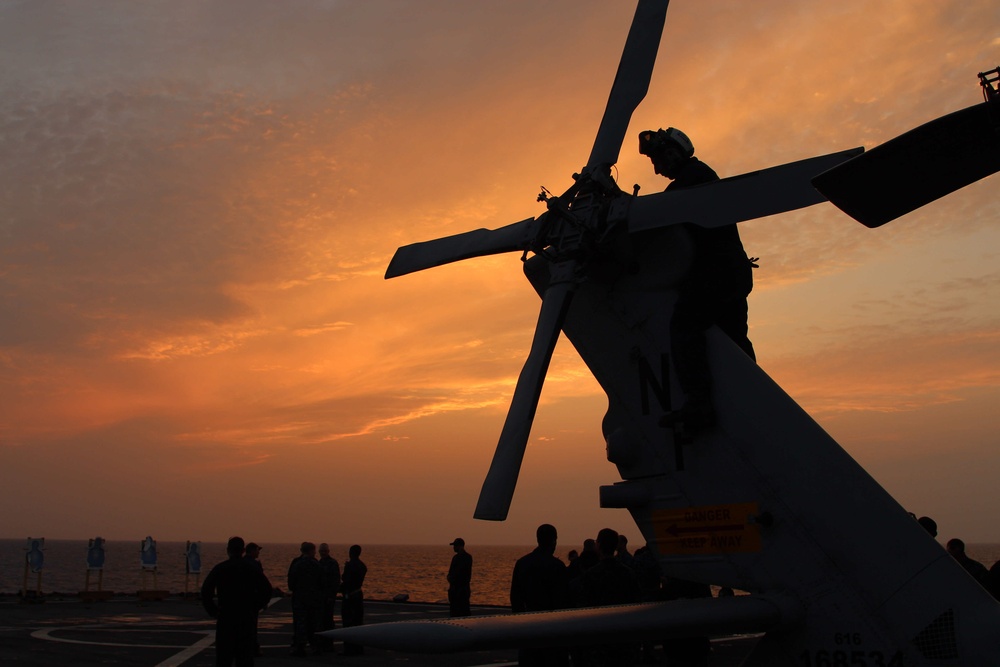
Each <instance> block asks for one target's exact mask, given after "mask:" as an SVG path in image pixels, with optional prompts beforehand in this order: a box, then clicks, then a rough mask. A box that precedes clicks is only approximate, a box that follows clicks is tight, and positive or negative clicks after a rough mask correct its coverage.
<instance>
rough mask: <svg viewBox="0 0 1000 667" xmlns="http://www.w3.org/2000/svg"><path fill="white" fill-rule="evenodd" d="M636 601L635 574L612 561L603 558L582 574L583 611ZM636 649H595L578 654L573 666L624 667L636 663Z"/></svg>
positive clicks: (630, 646) (622, 646) (623, 645)
mask: <svg viewBox="0 0 1000 667" xmlns="http://www.w3.org/2000/svg"><path fill="white" fill-rule="evenodd" d="M639 598H640V593H639V584H638V582H637V580H636V578H635V573H634V572H633V571H632V569H631V568H629V567H628V566H626V565H622V564H621V563H619V562H618V561H617V560H616V559H615V558H602V559H601V561H600V562H599V563H598V564H597V565H595V566H594V567H592V568H590V569H589V570H587V571H586V572H584V573H583V606H585V607H605V606H609V605H618V604H630V603H633V602H638V601H639ZM638 649H639V646H638V644H633V643H629V642H625V643H615V644H603V645H600V646H594V647H591V648H587V649H584V650H579V651H577V652H576V653H575V655H574V662H573V665H574V667H575V665H577V664H581V665H583V666H584V667H625V666H626V665H632V664H634V663H635V658H636V656H637V655H638V653H639V650H638Z"/></svg>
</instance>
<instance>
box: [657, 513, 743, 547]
mask: <svg viewBox="0 0 1000 667" xmlns="http://www.w3.org/2000/svg"><path fill="white" fill-rule="evenodd" d="M757 514H758V511H757V503H736V504H733V505H707V506H704V507H679V508H673V509H661V510H653V531H654V533H655V534H656V539H657V542H658V546H659V550H660V553H663V554H675V555H696V554H718V553H752V552H757V551H760V548H761V545H760V526H759V524H757V523H756V521H754V519H753V518H752V517H755V516H756V515H757Z"/></svg>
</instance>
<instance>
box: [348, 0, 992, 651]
mask: <svg viewBox="0 0 1000 667" xmlns="http://www.w3.org/2000/svg"><path fill="white" fill-rule="evenodd" d="M667 4H668V2H667V0H639V3H638V7H637V9H636V13H635V17H634V19H633V22H632V26H631V29H630V31H629V34H628V38H627V40H626V43H625V48H624V53H623V55H622V59H621V63H620V65H619V68H618V72H617V75H616V77H615V81H614V84H613V86H612V90H611V94H610V98H609V100H608V104H607V108H606V110H605V113H604V117H603V119H602V121H601V124H600V127H599V129H598V132H597V138H596V140H595V141H594V145H593V148H592V149H591V153H590V157H589V158H588V160H587V163H586V165H585V166H584V167H583V169H582V170H581V171H580V173H578V174H574V175H573V184H572V185H571V186H570V187H569V188H568V189H567V190H566V191H565V192H564V193H563V194H561V195H559V196H550V195H549V194H548V193H546V192H544V191H543V193H542V195H540V197H539V199H540V200H541V201H544V202H545V203H546V208H547V210H546V212H545V213H543V214H542V215H540V216H538V217H537V218H528V219H526V220H522V221H520V222H516V223H513V224H511V225H508V226H506V227H501V228H499V229H493V230H488V229H478V230H475V231H471V232H467V233H464V234H458V235H455V236H450V237H446V238H442V239H437V240H433V241H428V242H425V243H417V244H413V245H409V246H405V247H402V248H400V249H399V250H398V251H397V252H396V255H395V256H394V257H393V259H392V262H391V264H390V266H389V268H388V270H387V272H386V277H387V278H392V277H396V276H401V275H404V274H407V273H411V272H414V271H419V270H422V269H427V268H431V267H434V266H439V265H442V264H446V263H449V262H454V261H458V260H462V259H469V258H473V257H479V256H483V255H490V254H495V253H503V252H521V253H522V259H524V272H525V275H526V276H527V278H528V280H529V281H530V282H531V284H532V286H533V287H534V288H535V290H536V291H537V292H538V293H539V294H540V295H541V297H542V306H541V312H540V314H539V317H538V325H537V328H536V331H535V335H534V340H533V341H532V344H531V350H530V353H529V355H528V359H527V361H526V363H525V365H524V368H523V370H522V371H521V374H520V377H519V378H518V382H517V386H516V389H515V392H514V397H513V399H512V402H511V406H510V410H509V412H508V415H507V419H506V422H505V424H504V427H503V431H502V433H501V435H500V440H499V443H498V445H497V449H496V453H495V455H494V458H493V462H492V465H491V467H490V470H489V473H488V475H487V477H486V481H485V483H484V485H483V488H482V492H481V494H480V497H479V503H478V506H477V508H476V511H475V516H476V517H477V518H480V519H488V520H503V519H505V518H506V516H507V511H508V508H509V506H510V502H511V499H512V496H513V493H514V488H515V485H516V481H517V477H518V473H519V470H520V465H521V460H522V457H523V454H524V451H525V447H526V444H527V440H528V435H529V431H530V428H531V423H532V419H533V417H534V413H535V409H536V406H537V403H538V398H539V394H540V392H541V387H542V383H543V381H544V378H545V374H546V370H547V367H548V364H549V360H550V358H551V355H552V351H553V348H554V346H555V343H556V340H557V338H558V336H559V333H560V331H562V332H564V333H565V334H566V336H567V338H568V339H569V340H570V341H571V342H572V344H573V345H574V347H575V348H576V349H577V351H578V352H579V354H580V356H581V357H582V358H583V360H584V362H585V363H586V364H587V366H588V367H589V368H590V370H591V371H592V372H593V374H594V376H595V377H596V378H597V380H598V381H599V382H600V384H601V386H602V388H603V389H604V391H605V392H606V393H607V395H608V401H609V408H608V412H607V415H606V416H605V418H604V422H603V432H604V436H605V440H606V442H607V454H608V459H609V460H610V461H611V462H612V463H614V464H615V465H616V466H617V467H618V470H619V472H620V474H621V476H622V481H621V482H619V483H617V484H613V485H610V486H605V487H602V488H601V490H600V492H601V493H600V502H601V506H602V507H613V508H626V509H628V510H629V512H630V513H631V514H632V516H633V518H634V519H635V522H636V524H637V525H638V527H639V528H640V530H641V531H642V534H643V537H644V538H645V540H646V542H647V543H648V544H649V545H650V547H651V548H652V549H654V550H655V553H656V554H657V556H658V558H659V561H660V564H661V567H662V569H663V571H664V572H665V573H667V574H669V575H670V576H671V577H676V578H681V579H686V580H693V581H698V582H703V583H711V584H717V585H720V586H729V587H733V588H736V589H740V590H743V591H748V592H749V593H750V595H743V596H736V597H731V598H725V599H722V598H719V599H696V600H676V601H672V602H665V603H648V604H638V605H629V606H623V607H612V608H602V609H600V610H568V611H562V612H546V613H539V614H527V615H515V616H496V617H477V618H468V619H449V620H447V621H423V622H404V623H392V624H382V625H370V626H364V627H358V628H346V629H341V630H337V631H335V633H334V634H335V636H337V637H339V638H342V639H348V640H349V641H352V642H359V643H366V644H369V645H373V646H381V647H384V648H391V649H398V650H407V651H431V652H448V651H458V650H472V649H481V648H499V647H531V646H544V645H553V644H554V645H565V644H580V643H586V642H592V643H599V642H605V641H608V640H609V639H614V640H616V641H621V640H625V639H643V638H656V639H663V638H667V637H671V636H675V637H681V636H690V635H692V634H722V633H731V632H762V633H764V635H763V637H762V638H761V639H760V640H759V641H758V642H757V644H756V646H755V647H754V649H753V650H752V652H751V654H750V656H749V657H748V658H747V660H746V662H745V664H747V665H768V666H773V665H796V666H799V667H824V666H833V665H837V666H840V665H844V666H847V665H850V666H851V667H864V666H866V665H867V666H871V667H903V666H904V665H940V664H963V665H971V664H992V663H993V662H994V661H995V660H996V659H997V656H1000V632H998V631H997V628H1000V605H998V604H997V602H996V601H994V600H993V599H992V598H991V597H990V596H989V594H988V593H987V592H986V591H985V590H983V589H982V588H981V587H980V586H979V584H977V583H976V582H975V581H974V580H973V579H972V578H971V577H970V576H969V575H968V574H966V572H965V571H964V570H963V569H962V568H961V567H960V566H959V565H958V564H957V563H956V562H955V561H954V560H953V559H952V558H951V557H950V556H949V555H948V554H947V553H946V552H945V550H944V549H942V548H941V547H940V545H938V544H937V543H936V542H934V540H933V539H932V538H931V537H929V536H928V535H927V533H926V532H925V531H924V529H923V528H922V527H921V526H920V525H919V524H918V523H917V522H916V521H914V520H913V518H912V517H911V516H910V515H909V514H907V513H906V512H905V511H904V510H903V509H902V508H901V507H900V506H899V505H898V504H897V503H896V502H895V501H894V500H893V499H892V498H891V497H890V496H889V495H888V494H887V493H886V492H885V491H884V490H883V489H882V488H881V487H880V486H879V485H878V483H876V482H875V481H874V480H873V479H872V478H871V477H870V476H869V475H868V474H867V473H866V472H865V471H864V470H863V469H862V468H861V467H860V466H859V465H858V464H857V463H856V462H855V461H854V460H853V459H851V457H850V456H849V455H848V454H847V453H846V452H844V450H843V449H841V448H840V446H839V445H837V443H836V442H834V441H833V439H832V438H830V436H829V435H827V434H826V433H825V432H824V431H823V429H822V428H821V427H820V426H819V425H818V424H816V422H814V421H813V420H812V419H811V418H810V417H809V416H808V415H807V414H806V413H805V412H804V411H803V410H802V409H801V408H800V407H799V406H798V405H797V404H796V403H795V402H794V401H793V400H792V399H791V398H789V397H788V396H787V395H786V394H785V393H784V392H783V391H782V390H781V388H780V387H778V386H777V385H776V384H775V383H774V382H773V381H772V380H771V379H770V378H769V377H768V376H767V375H766V373H765V372H764V371H763V370H762V369H761V368H759V367H758V366H757V365H756V364H755V363H754V362H753V361H752V360H751V359H750V358H748V357H747V356H746V355H745V354H744V353H743V352H742V351H741V350H740V349H738V348H737V347H736V346H735V345H734V344H733V342H732V341H730V340H729V338H728V337H726V336H725V335H724V334H723V333H722V332H721V331H719V330H718V329H717V328H712V329H709V331H708V332H707V343H708V350H709V366H710V371H711V374H712V378H713V383H712V397H711V398H712V402H713V404H714V406H715V410H716V413H717V418H716V423H715V425H714V427H713V428H710V429H707V430H705V431H703V432H701V433H700V434H699V435H698V436H697V437H696V438H695V439H694V441H693V442H690V443H686V442H685V441H684V440H683V439H681V438H678V437H677V435H678V433H676V432H675V430H674V429H672V428H666V427H664V426H662V425H661V422H662V418H663V416H664V415H665V414H668V413H670V412H671V411H672V410H674V409H676V407H677V405H678V404H679V402H680V401H681V400H682V399H683V396H682V395H681V392H680V389H679V386H678V383H677V379H676V373H675V371H674V368H673V364H672V360H671V359H670V355H669V350H670V345H669V337H670V333H669V332H670V326H669V323H670V318H671V312H672V308H673V303H674V301H675V299H676V289H675V288H676V286H677V284H678V282H679V281H680V279H681V278H682V277H683V275H684V271H685V269H686V267H687V266H688V264H689V262H690V257H689V253H690V243H689V242H688V240H687V237H686V233H685V232H684V230H683V228H682V227H680V226H678V223H693V224H696V225H700V226H703V227H713V226H719V225H728V224H733V223H738V222H742V221H745V220H750V219H753V218H757V217H761V216H766V215H774V214H778V213H782V212H785V211H791V210H794V209H798V208H802V207H805V206H811V205H813V204H818V203H820V202H823V201H826V200H827V199H829V200H830V201H832V202H833V203H834V204H836V205H837V206H839V207H841V208H842V209H843V210H845V211H846V212H848V213H849V214H850V215H852V216H853V217H855V218H856V219H858V220H859V221H861V222H863V223H864V224H866V225H868V226H871V227H875V226H879V225H881V224H884V223H885V222H888V221H889V220H891V219H893V218H895V217H898V216H900V215H903V214H904V213H907V212H909V211H911V210H914V209H915V208H917V207H919V206H922V205H924V204H926V203H927V202H929V201H932V200H933V199H936V198H938V197H941V196H944V195H946V194H947V193H949V192H951V191H954V190H955V189H958V188H960V187H963V186H964V185H966V184H968V183H971V182H973V181H975V180H977V179H979V178H982V177H984V176H986V175H988V174H990V173H993V172H995V171H997V170H998V169H1000V150H998V148H1000V139H998V137H1000V120H998V115H1000V101H998V100H997V99H995V98H996V93H995V89H994V88H993V85H992V84H993V83H994V82H995V78H991V77H990V75H989V74H987V75H982V76H981V79H982V80H983V86H984V90H988V91H992V92H987V101H986V102H984V103H983V104H979V105H975V106H973V107H969V108H968V109H965V110H962V111H959V112H956V113H955V114H951V115H949V116H945V117H942V118H940V119H937V120H935V121H932V122H931V123H928V124H926V125H924V126H921V127H920V128H917V129H915V130H913V131H912V132H909V133H907V134H904V135H901V136H900V137H897V138H896V139H894V140H892V141H890V142H887V143H886V144H883V145H882V146H879V147H877V148H875V149H873V150H871V151H869V152H867V153H865V152H864V151H863V149H861V148H855V149H850V150H846V151H842V152H838V153H833V154H830V155H824V156H820V157H814V158H810V159H806V160H801V161H798V162H793V163H789V164H785V165H781V166H777V167H772V168H769V169H763V170H761V171H756V172H752V173H748V174H743V175H740V176H734V177H731V178H726V179H723V180H720V181H716V182H713V183H709V184H705V185H700V186H695V187H691V188H687V189H683V190H677V191H674V190H671V191H667V192H663V193H658V194H653V195H648V196H638V195H637V192H635V191H634V192H632V193H626V192H623V191H621V190H620V189H619V188H618V186H617V185H616V184H615V182H614V181H613V180H612V178H611V176H610V168H611V166H612V165H613V164H614V163H615V162H617V160H618V156H619V151H620V148H621V145H622V142H623V140H624V137H625V132H626V130H627V127H628V124H629V120H630V118H631V115H632V112H633V111H634V109H635V108H636V107H637V105H638V104H639V102H640V101H641V100H642V99H643V97H644V96H645V94H646V90H647V87H648V84H649V80H650V76H651V73H652V69H653V63H654V60H655V56H656V52H657V49H658V46H659V42H660V36H661V32H662V29H663V25H664V20H665V16H666V11H667ZM918 153H919V154H920V157H921V159H920V160H914V159H912V158H913V156H914V155H915V154H918ZM928 163H930V164H932V165H933V171H927V170H926V168H925V167H926V165H928ZM651 230H659V231H658V233H656V234H653V235H650V234H648V232H649V231H651ZM637 235H644V236H643V237H642V238H643V242H642V243H630V242H629V241H630V239H634V238H636V236H637Z"/></svg>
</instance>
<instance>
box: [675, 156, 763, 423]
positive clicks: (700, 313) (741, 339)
mask: <svg viewBox="0 0 1000 667" xmlns="http://www.w3.org/2000/svg"><path fill="white" fill-rule="evenodd" d="M717 180H719V176H718V175H717V174H716V173H715V171H714V170H713V169H712V168H711V167H709V166H708V165H707V164H705V163H704V162H702V161H701V160H699V159H698V158H695V157H691V158H688V160H687V161H686V162H685V163H684V164H683V165H682V166H681V167H680V168H679V169H678V170H677V171H676V173H675V177H674V179H673V182H672V183H671V184H670V185H668V186H667V190H671V189H679V188H687V187H691V186H693V185H701V184H703V183H711V182H712V181H717ZM684 228H685V230H686V231H687V232H688V233H689V235H690V237H691V240H692V242H693V246H694V252H693V257H692V264H691V268H690V270H689V271H688V274H687V275H686V276H685V277H684V279H683V280H682V281H681V284H680V285H679V288H678V295H677V304H676V305H675V306H674V314H673V317H672V318H671V320H670V347H671V356H672V357H673V359H674V368H675V369H676V371H677V379H678V381H679V382H680V385H681V389H683V390H684V393H685V395H686V396H687V400H688V403H687V404H686V406H692V405H693V406H697V408H699V409H700V408H704V409H707V410H709V411H710V410H711V404H710V402H709V401H710V399H709V392H710V389H711V375H710V373H709V370H708V353H707V349H706V345H705V331H706V330H707V329H708V328H709V327H710V326H712V325H713V324H715V325H718V327H719V328H720V329H722V331H723V332H724V333H725V334H726V335H727V336H729V337H730V338H731V339H732V340H733V342H734V343H736V344H737V345H738V346H739V347H740V349H742V350H743V351H744V352H745V353H746V354H747V356H749V357H750V358H751V359H754V360H756V358H757V357H756V355H755V354H754V351H753V345H752V344H751V343H750V339H749V338H748V337H747V296H748V295H749V294H750V291H751V290H752V289H753V265H752V264H751V262H750V260H749V259H748V258H747V254H746V251H744V249H743V243H742V241H740V233H739V231H738V230H737V229H736V225H735V224H734V225H726V226H723V227H716V228H714V229H707V228H704V227H699V226H697V225H695V224H685V225H684Z"/></svg>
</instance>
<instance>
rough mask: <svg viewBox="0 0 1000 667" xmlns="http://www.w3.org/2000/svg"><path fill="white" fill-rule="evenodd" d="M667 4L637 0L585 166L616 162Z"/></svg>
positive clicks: (648, 71) (653, 55)
mask: <svg viewBox="0 0 1000 667" xmlns="http://www.w3.org/2000/svg"><path fill="white" fill-rule="evenodd" d="M668 3H669V0H639V4H638V5H637V6H636V8H635V16H634V17H633V18H632V27H631V28H629V31H628V38H627V39H626V40H625V49H624V50H623V51H622V58H621V61H620V62H619V63H618V72H617V73H616V74H615V82H614V84H612V86H611V94H610V95H609V96H608V104H607V106H606V107H605V109H604V117H603V118H602V119H601V126H600V128H599V129H598V130H597V138H596V139H595V141H594V147H593V149H592V150H591V151H590V158H589V159H588V160H587V166H588V167H596V166H598V165H612V164H614V163H615V162H618V154H619V152H621V147H622V141H624V139H625V132H627V131H628V124H629V121H630V120H631V119H632V112H633V111H635V108H636V107H637V106H639V102H641V101H642V99H643V98H644V97H645V96H646V91H647V90H648V89H649V80H650V78H651V77H652V76H653V65H654V64H655V63H656V51H657V50H658V49H659V46H660V37H661V35H662V34H663V24H664V22H665V21H666V18H667V4H668Z"/></svg>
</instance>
